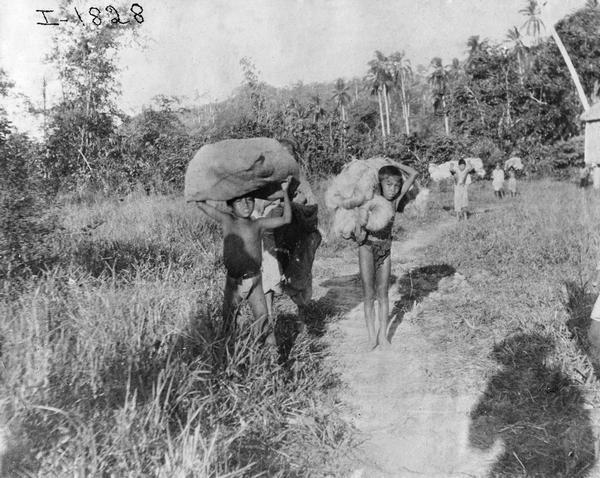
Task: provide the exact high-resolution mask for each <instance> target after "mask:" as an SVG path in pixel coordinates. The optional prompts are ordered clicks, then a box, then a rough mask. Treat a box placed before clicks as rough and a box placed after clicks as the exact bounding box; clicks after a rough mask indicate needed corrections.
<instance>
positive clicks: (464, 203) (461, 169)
mask: <svg viewBox="0 0 600 478" xmlns="http://www.w3.org/2000/svg"><path fill="white" fill-rule="evenodd" d="M471 171H473V167H472V166H471V165H469V167H468V168H467V163H466V162H465V160H464V159H460V160H459V161H458V169H454V170H452V171H451V172H452V176H453V177H454V211H455V212H456V217H457V218H458V220H461V219H467V217H468V212H467V208H468V207H469V192H468V190H467V188H468V187H469V184H471V175H470V174H469V173H470V172H471Z"/></svg>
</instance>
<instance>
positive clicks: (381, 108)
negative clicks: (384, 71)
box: [377, 90, 385, 139]
mask: <svg viewBox="0 0 600 478" xmlns="http://www.w3.org/2000/svg"><path fill="white" fill-rule="evenodd" d="M377 101H378V102H379V117H380V120H381V136H382V137H383V138H384V139H385V122H384V120H383V104H382V102H381V91H379V90H377Z"/></svg>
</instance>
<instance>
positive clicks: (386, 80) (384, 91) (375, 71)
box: [369, 50, 392, 135]
mask: <svg viewBox="0 0 600 478" xmlns="http://www.w3.org/2000/svg"><path fill="white" fill-rule="evenodd" d="M387 62H388V59H387V57H386V56H385V55H384V54H383V53H381V52H380V51H379V50H376V51H375V58H374V59H373V60H371V61H370V62H369V67H370V73H371V74H372V75H374V76H375V77H376V78H377V82H378V84H379V87H380V89H381V97H382V98H383V104H384V106H385V117H386V120H385V123H386V130H387V134H388V135H389V134H390V103H389V91H390V87H391V86H392V85H391V78H390V76H389V74H388V72H387Z"/></svg>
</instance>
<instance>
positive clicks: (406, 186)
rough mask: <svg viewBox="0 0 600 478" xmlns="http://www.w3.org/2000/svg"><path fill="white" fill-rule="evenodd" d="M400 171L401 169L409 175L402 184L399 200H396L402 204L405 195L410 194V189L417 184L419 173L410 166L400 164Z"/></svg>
mask: <svg viewBox="0 0 600 478" xmlns="http://www.w3.org/2000/svg"><path fill="white" fill-rule="evenodd" d="M398 169H400V170H401V171H403V172H405V173H406V174H407V175H408V178H407V179H406V181H404V183H403V184H402V190H401V191H400V194H399V195H398V198H397V199H396V200H397V201H398V202H400V200H401V199H402V198H403V197H404V195H405V194H406V193H407V192H408V190H409V189H410V187H411V186H412V185H413V183H414V182H415V179H417V172H416V171H415V170H414V169H413V168H411V167H410V166H406V165H404V164H402V163H398Z"/></svg>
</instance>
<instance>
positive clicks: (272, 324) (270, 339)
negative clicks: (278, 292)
mask: <svg viewBox="0 0 600 478" xmlns="http://www.w3.org/2000/svg"><path fill="white" fill-rule="evenodd" d="M274 295H275V293H274V292H273V291H272V290H270V291H268V292H265V302H266V305H267V316H268V318H269V327H270V328H271V332H270V333H269V335H268V336H267V343H268V344H270V345H277V342H276V340H275V316H274V315H273V296H274Z"/></svg>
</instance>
